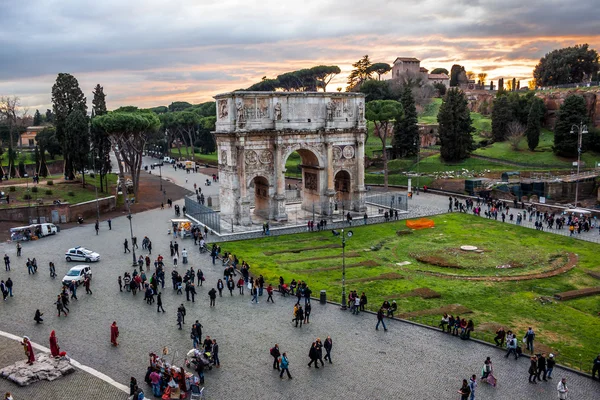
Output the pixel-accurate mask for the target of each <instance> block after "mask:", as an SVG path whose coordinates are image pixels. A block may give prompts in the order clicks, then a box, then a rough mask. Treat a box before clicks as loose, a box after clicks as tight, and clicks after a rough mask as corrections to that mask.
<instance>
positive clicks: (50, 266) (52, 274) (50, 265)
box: [48, 261, 56, 279]
mask: <svg viewBox="0 0 600 400" xmlns="http://www.w3.org/2000/svg"><path fill="white" fill-rule="evenodd" d="M48 269H49V270H50V278H52V279H54V278H56V267H55V266H54V263H53V262H52V261H50V262H49V263H48Z"/></svg>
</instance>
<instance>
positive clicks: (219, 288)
mask: <svg viewBox="0 0 600 400" xmlns="http://www.w3.org/2000/svg"><path fill="white" fill-rule="evenodd" d="M223 287H224V286H223V281H222V280H221V279H219V280H218V281H217V289H218V290H219V297H223Z"/></svg>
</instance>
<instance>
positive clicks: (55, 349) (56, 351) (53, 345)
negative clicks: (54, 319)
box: [50, 331, 60, 357]
mask: <svg viewBox="0 0 600 400" xmlns="http://www.w3.org/2000/svg"><path fill="white" fill-rule="evenodd" d="M50 353H51V354H52V357H58V356H60V347H59V346H58V340H57V339H56V332H54V331H52V332H50Z"/></svg>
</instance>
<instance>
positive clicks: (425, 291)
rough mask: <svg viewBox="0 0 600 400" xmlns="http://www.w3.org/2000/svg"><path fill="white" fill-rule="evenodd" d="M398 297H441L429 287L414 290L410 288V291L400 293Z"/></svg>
mask: <svg viewBox="0 0 600 400" xmlns="http://www.w3.org/2000/svg"><path fill="white" fill-rule="evenodd" d="M398 297H399V298H404V297H420V298H422V299H439V298H440V297H442V295H441V294H439V293H438V292H436V291H435V290H431V289H429V288H418V289H415V290H411V291H410V292H406V293H402V294H400V295H398Z"/></svg>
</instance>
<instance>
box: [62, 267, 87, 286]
mask: <svg viewBox="0 0 600 400" xmlns="http://www.w3.org/2000/svg"><path fill="white" fill-rule="evenodd" d="M86 276H88V277H89V278H90V279H92V267H90V266H89V265H76V266H74V267H73V268H71V269H70V270H69V272H67V274H66V275H65V276H64V278H62V283H63V284H64V285H69V284H70V283H71V281H75V284H76V285H77V286H79V285H80V284H81V283H83V281H84V280H85V277H86Z"/></svg>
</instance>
